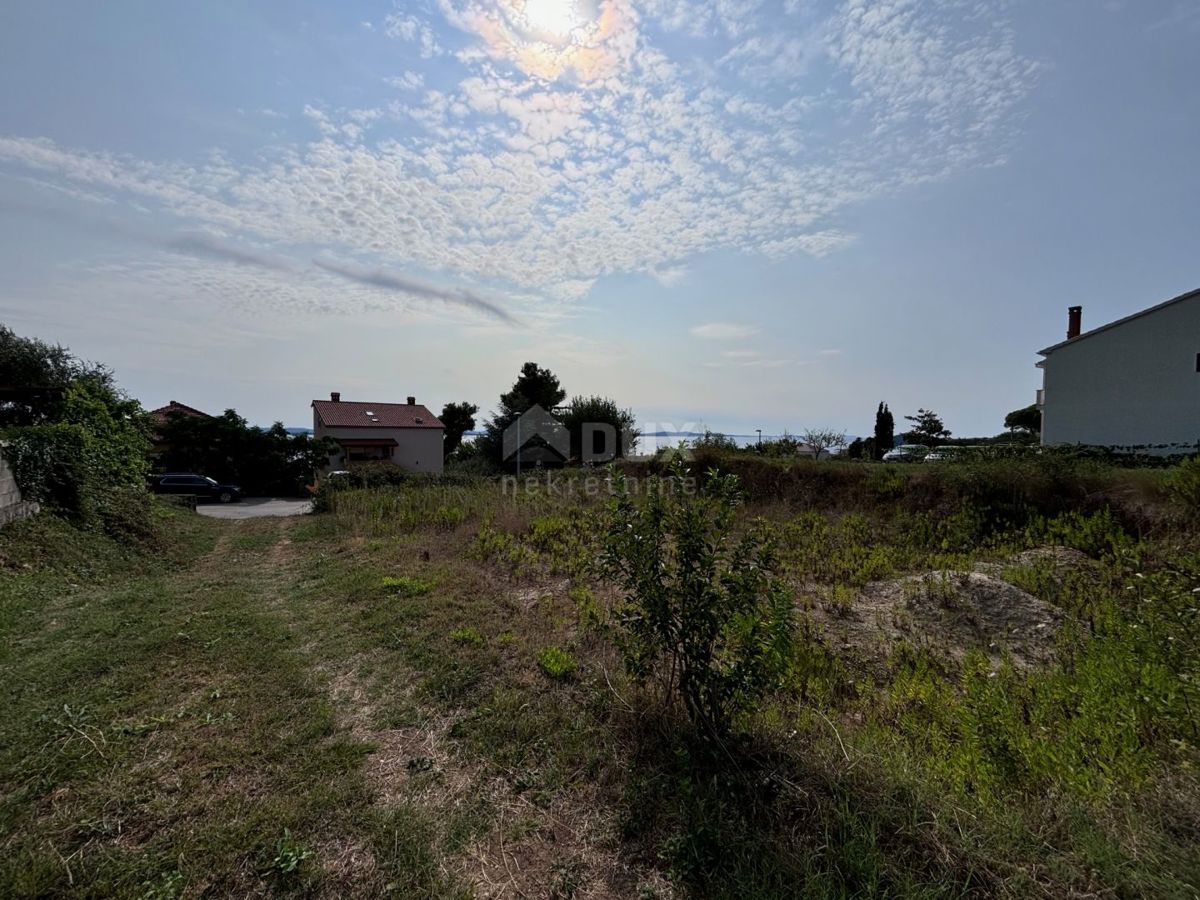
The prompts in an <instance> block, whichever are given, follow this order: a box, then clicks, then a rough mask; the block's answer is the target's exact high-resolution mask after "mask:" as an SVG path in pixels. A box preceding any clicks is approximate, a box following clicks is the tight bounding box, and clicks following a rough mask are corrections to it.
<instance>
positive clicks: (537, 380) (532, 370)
mask: <svg viewBox="0 0 1200 900" xmlns="http://www.w3.org/2000/svg"><path fill="white" fill-rule="evenodd" d="M566 396H567V392H566V391H564V390H563V389H562V386H561V385H560V384H559V382H558V376H557V375H555V374H554V373H553V372H551V371H550V370H549V369H543V368H540V367H539V366H538V364H537V363H534V362H527V363H525V365H523V366H521V374H520V375H518V376H517V380H516V382H515V383H514V384H513V386H512V390H509V391H506V392H505V393H503V394H501V395H500V405H499V408H498V409H497V410H496V411H495V412H494V413H492V417H491V418H490V419H488V420H487V422H485V423H484V426H483V428H484V431H483V434H482V435H481V436H480V438H479V440H478V444H479V447H480V449H481V450H482V451H483V453H484V455H485V456H486V457H487V458H488V459H490V460H492V462H495V463H502V462H504V430H505V429H506V428H508V426H509V425H511V424H512V423H513V422H515V421H516V420H517V419H518V418H519V417H520V416H521V414H522V413H524V412H526V411H527V410H529V409H530V408H531V407H533V406H540V407H541V408H542V409H544V410H546V412H547V413H551V412H553V411H554V409H555V407H557V406H558V405H559V404H560V403H562V402H563V398H565V397H566Z"/></svg>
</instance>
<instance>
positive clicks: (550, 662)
mask: <svg viewBox="0 0 1200 900" xmlns="http://www.w3.org/2000/svg"><path fill="white" fill-rule="evenodd" d="M538 667H539V668H541V670H542V671H543V672H545V673H546V674H547V675H549V676H550V677H551V678H555V679H562V678H568V677H570V676H571V675H573V674H574V673H575V670H576V669H578V668H579V664H578V663H576V662H575V657H573V656H572V655H571V654H570V653H568V652H567V651H566V650H563V649H562V648H561V647H547V648H546V649H545V650H543V651H542V652H541V653H539V654H538Z"/></svg>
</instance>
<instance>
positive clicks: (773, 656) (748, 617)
mask: <svg viewBox="0 0 1200 900" xmlns="http://www.w3.org/2000/svg"><path fill="white" fill-rule="evenodd" d="M656 487H657V489H651V490H650V491H649V496H648V497H647V498H646V499H645V500H643V501H641V502H638V501H635V500H634V498H632V497H631V496H630V495H629V494H628V492H627V491H626V490H625V489H624V488H625V485H624V480H623V479H621V478H619V479H618V491H619V493H618V497H617V499H616V500H615V501H614V502H613V506H612V509H611V521H610V525H609V530H608V536H607V549H606V554H605V562H606V567H607V569H608V571H609V572H610V574H611V575H612V577H613V578H614V580H615V581H616V582H617V583H618V584H620V585H621V586H622V587H623V588H624V589H625V591H626V597H625V603H624V605H623V607H622V608H621V609H620V610H619V612H618V615H617V624H618V632H617V640H618V644H619V646H620V649H621V650H622V653H623V655H624V660H625V665H626V668H627V669H628V671H629V672H630V674H631V675H632V676H633V677H634V678H635V679H638V680H645V679H647V678H650V677H652V676H653V677H654V678H656V679H657V680H658V682H659V684H660V685H661V686H662V687H663V689H664V691H665V693H666V694H667V696H668V697H669V698H671V699H672V700H674V699H678V700H679V701H682V703H683V706H684V709H685V710H686V712H687V715H688V717H689V719H690V720H691V721H692V723H693V725H694V726H696V727H697V728H698V729H699V731H700V732H701V733H702V734H703V735H705V736H709V737H717V736H719V735H721V734H722V733H724V732H726V731H728V730H729V728H730V726H731V725H732V724H733V722H734V720H735V719H736V718H737V717H738V716H739V715H741V714H743V713H746V712H750V711H752V710H754V709H755V708H756V706H757V704H758V702H759V700H760V699H761V698H762V696H763V695H764V694H765V693H766V692H768V691H770V690H772V689H774V688H775V687H777V686H778V685H779V684H780V683H781V681H782V679H783V678H784V676H785V675H786V673H787V670H788V666H789V660H790V659H791V656H792V635H793V617H794V612H793V607H792V598H791V595H790V594H789V592H788V591H787V590H786V589H785V587H784V585H783V583H782V581H781V580H779V579H778V577H777V576H776V569H777V560H776V556H775V552H774V548H773V547H772V546H771V545H770V544H769V543H768V541H767V538H766V532H765V529H764V528H762V527H761V525H756V526H754V527H751V528H750V529H749V530H748V531H746V532H745V533H744V534H742V535H741V536H740V537H739V536H737V535H736V534H735V531H734V516H735V511H736V508H737V506H738V505H739V502H740V495H739V493H738V483H737V478H736V477H733V476H727V475H718V474H716V473H710V475H709V477H708V479H707V482H706V484H705V486H704V489H703V492H702V493H701V494H695V493H694V492H692V490H691V482H690V481H688V480H687V473H686V470H685V469H684V468H683V466H682V464H681V463H679V462H678V461H677V462H676V465H675V467H674V470H673V476H672V477H671V478H668V479H665V480H663V481H661V482H660V483H659V484H658V485H657V486H656Z"/></svg>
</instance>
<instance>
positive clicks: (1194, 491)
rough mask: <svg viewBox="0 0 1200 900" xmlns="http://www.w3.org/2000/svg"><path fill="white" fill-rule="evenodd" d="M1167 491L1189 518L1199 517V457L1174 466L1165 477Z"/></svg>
mask: <svg viewBox="0 0 1200 900" xmlns="http://www.w3.org/2000/svg"><path fill="white" fill-rule="evenodd" d="M1167 489H1168V491H1169V492H1170V495H1171V499H1172V500H1174V501H1175V503H1176V504H1178V505H1179V507H1180V508H1181V509H1182V510H1183V511H1184V513H1185V514H1186V515H1187V516H1188V517H1189V518H1195V517H1197V516H1200V456H1193V457H1191V458H1190V459H1185V460H1183V462H1181V463H1180V464H1179V465H1178V466H1176V467H1175V468H1174V469H1173V470H1172V471H1171V473H1170V474H1169V475H1168V476H1167Z"/></svg>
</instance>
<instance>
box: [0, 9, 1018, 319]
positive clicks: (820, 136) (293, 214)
mask: <svg viewBox="0 0 1200 900" xmlns="http://www.w3.org/2000/svg"><path fill="white" fill-rule="evenodd" d="M585 6H587V7H589V8H590V9H592V10H593V11H594V13H595V14H594V16H593V17H592V18H590V19H587V20H582V19H581V20H578V21H575V20H568V21H566V22H565V23H564V22H563V21H562V20H561V19H559V18H556V19H554V20H553V21H551V22H550V23H549V25H548V24H547V22H546V21H542V22H532V21H530V20H529V16H528V15H527V14H526V13H527V11H528V7H527V6H526V5H525V4H521V3H517V2H516V0H498V2H497V3H488V4H484V3H481V2H477V0H440V2H439V4H438V5H437V6H436V9H438V10H439V11H440V12H441V14H442V15H443V17H444V21H441V22H439V21H436V20H434V19H432V18H429V17H428V16H422V15H421V14H420V13H419V12H411V13H410V12H405V13H404V14H396V15H393V16H392V17H390V18H389V19H388V20H387V21H386V22H383V23H379V24H380V27H379V28H378V29H376V30H374V31H370V32H368V31H365V30H363V31H362V32H361V33H363V34H365V35H373V36H374V37H373V38H372V39H377V40H392V41H395V42H396V45H397V47H399V48H404V49H406V50H407V51H408V52H409V58H408V59H407V60H406V65H408V66H414V65H415V66H419V65H421V63H420V60H419V59H415V58H413V57H420V58H422V59H428V58H431V57H435V56H436V57H437V66H436V67H434V68H431V69H430V70H429V73H427V74H428V76H429V78H430V79H431V81H432V80H433V73H434V72H435V69H436V74H437V85H438V86H437V87H436V88H434V87H426V86H424V85H423V81H422V79H423V76H422V73H420V72H406V74H405V76H403V79H404V86H405V87H406V88H407V90H408V93H406V95H405V96H403V97H401V98H400V99H395V98H394V97H393V98H389V99H388V100H386V101H381V105H379V106H378V107H376V108H368V109H347V110H339V109H326V108H319V105H317V104H308V105H307V106H306V114H308V120H309V121H310V122H311V123H312V128H313V131H314V133H313V135H312V137H311V139H309V140H307V141H299V142H296V143H293V144H291V145H287V146H283V147H276V148H262V150H261V152H260V154H258V155H256V156H254V157H250V158H248V159H246V160H243V161H237V160H230V159H227V158H223V159H221V160H220V161H219V162H211V161H201V162H185V161H167V162H162V161H153V160H147V159H138V158H135V157H130V156H120V155H115V154H111V153H106V152H104V151H103V150H79V149H70V148H65V147H61V146H59V145H57V144H55V143H53V142H51V141H49V140H46V139H44V138H38V137H31V136H10V137H0V165H7V166H10V167H15V168H19V169H22V170H24V171H32V172H36V173H40V174H41V175H43V176H46V175H49V176H52V177H54V178H57V179H61V180H62V181H64V182H68V183H70V184H72V185H76V186H82V187H86V188H87V189H89V190H91V191H94V192H97V193H100V194H103V195H105V196H107V197H109V198H112V199H117V200H120V201H129V202H133V203H137V204H141V205H145V206H150V207H151V208H153V209H154V210H156V211H157V212H159V213H164V212H165V213H168V214H173V215H175V216H177V217H178V219H179V228H180V229H186V230H187V231H188V234H191V235H193V237H190V238H180V240H182V241H184V243H183V244H181V245H179V247H177V249H182V250H185V251H186V252H190V253H195V254H200V255H209V256H219V257H221V258H223V259H228V260H231V261H233V262H238V263H242V264H244V265H256V266H259V267H266V268H272V267H275V266H274V264H273V262H272V260H270V259H268V258H266V257H264V258H262V259H256V257H257V256H258V251H250V250H243V249H239V248H237V247H234V246H226V245H224V244H222V243H221V239H217V238H210V237H209V236H208V231H221V232H226V233H236V234H239V235H242V236H245V237H246V238H247V239H248V240H250V241H253V242H256V243H260V244H265V245H281V246H307V245H312V246H315V247H317V248H320V249H321V250H322V251H324V252H325V253H329V254H334V255H357V254H360V253H363V252H369V253H370V254H371V256H372V257H373V258H377V259H379V261H380V266H379V268H370V267H364V266H360V265H358V264H347V263H341V262H331V261H330V259H329V258H327V257H325V256H321V257H320V258H319V259H320V261H319V265H320V266H321V267H322V268H323V269H324V270H326V271H328V272H330V273H333V274H337V275H339V276H341V277H343V278H348V279H352V280H354V281H356V282H358V283H361V284H370V285H373V286H375V287H377V288H379V289H382V290H389V291H396V292H402V293H405V294H407V295H409V296H412V297H418V298H422V299H425V300H433V301H440V302H448V303H456V304H458V305H460V306H463V307H464V308H470V309H473V310H475V311H476V312H478V313H479V314H482V315H487V316H492V317H498V318H501V319H505V320H508V319H507V313H505V312H504V311H503V310H502V309H501V308H500V307H499V306H497V305H496V304H494V303H492V302H490V301H488V300H486V299H484V298H483V297H481V296H479V295H477V294H476V293H474V292H473V291H471V290H459V289H456V288H450V287H446V288H443V287H438V286H434V285H427V284H423V283H421V282H416V281H413V280H411V279H409V278H408V277H407V276H402V275H396V274H394V272H393V268H394V267H404V268H406V269H419V270H423V271H437V272H448V273H455V274H457V275H459V276H461V277H463V278H464V279H470V280H471V281H472V282H474V283H479V282H485V283H489V284H494V285H496V286H497V287H498V288H499V289H502V290H505V291H508V290H510V289H514V288H515V289H519V290H520V291H523V292H528V293H533V294H535V295H537V296H541V297H544V298H558V299H576V298H578V297H580V296H582V294H584V293H586V291H587V289H588V288H589V286H590V285H591V284H593V283H594V282H595V281H596V280H597V279H599V278H602V277H604V276H605V275H610V274H618V273H644V274H647V275H651V276H657V277H659V278H660V280H666V281H667V282H668V283H669V282H670V281H672V280H673V279H674V278H675V277H676V276H675V273H681V272H683V271H685V267H686V264H687V261H688V260H689V259H692V258H694V257H696V256H697V255H699V254H703V253H708V252H713V251H718V250H733V251H737V252H741V253H746V254H758V255H765V256H768V257H780V256H787V255H791V254H796V253H808V254H811V255H816V256H820V255H823V254H826V253H833V252H837V250H838V249H839V248H840V247H842V246H844V245H845V244H846V243H848V242H849V241H851V240H853V239H854V236H853V235H851V234H848V233H846V232H845V231H844V229H843V227H842V223H841V219H842V214H843V213H844V211H845V210H846V209H847V208H848V207H849V206H851V205H853V204H857V203H861V202H862V201H864V200H866V199H869V198H871V197H873V196H878V195H880V194H884V193H889V192H895V191H899V190H905V189H910V188H911V187H912V186H913V185H917V184H920V183H923V182H926V181H928V180H930V179H936V178H944V177H948V176H950V175H953V174H954V173H955V172H958V171H962V170H964V169H968V168H971V167H974V166H982V165H992V164H996V163H998V162H1002V161H1003V159H1004V156H1005V152H1006V148H1007V145H1008V143H1009V142H1010V141H1011V140H1012V138H1013V135H1014V126H1013V124H1012V121H1013V120H1015V119H1016V117H1015V116H1013V115H1012V112H1013V110H1014V108H1015V107H1017V106H1018V104H1020V102H1021V101H1022V99H1023V98H1024V97H1025V96H1026V95H1027V93H1028V92H1029V90H1030V89H1031V86H1032V84H1033V82H1034V80H1035V78H1036V74H1037V66H1036V64H1034V63H1032V62H1030V61H1029V60H1026V59H1024V58H1023V57H1022V56H1021V55H1020V54H1019V53H1018V52H1017V51H1016V49H1015V38H1014V35H1013V33H1012V31H1011V28H1010V27H1009V26H1008V25H1007V24H1006V22H1005V21H1004V19H1003V10H1002V8H1001V9H1000V10H999V11H996V10H993V9H991V7H990V5H989V4H982V3H981V2H972V0H964V2H948V3H920V4H918V3H912V2H902V0H875V2H872V0H844V2H837V3H834V4H832V5H820V4H810V3H787V4H784V7H785V9H786V10H787V11H788V12H786V13H785V12H780V11H779V10H778V9H773V10H772V11H770V13H768V5H766V4H760V3H756V2H750V0H737V2H735V0H711V2H701V3H696V4H684V3H682V2H680V0H647V2H646V3H645V4H638V5H637V7H636V8H635V6H634V4H632V3H630V2H628V0H597V2H596V3H594V4H579V9H583V8H584V7H585ZM985 13H986V14H985ZM780 16H790V18H786V19H785V20H784V21H780V19H779V17H780ZM548 27H549V32H548V31H547V28H548ZM556 29H560V30H561V29H565V32H563V33H556ZM781 30H785V31H786V32H787V33H788V34H802V35H804V36H805V39H804V43H803V46H802V47H797V48H793V49H794V55H796V58H797V59H802V60H803V65H802V66H796V67H795V71H794V72H793V71H792V67H791V66H785V67H783V68H782V69H780V68H778V67H772V66H770V63H771V61H772V59H774V58H775V57H776V56H778V54H779V53H780V52H781V50H780V47H779V46H778V41H777V40H775V39H773V38H772V35H774V34H777V33H779V32H780V31H781ZM665 32H672V34H671V35H670V39H669V40H663V37H662V36H663V34H664V33H665ZM384 34H386V35H390V36H391V37H389V38H385V37H383V36H382V35H384ZM463 42H465V46H463V47H461V48H460V49H458V50H457V51H455V52H453V53H450V52H446V51H445V49H444V48H446V47H449V46H452V45H454V44H462V43H463ZM697 59H706V61H705V62H704V64H702V65H697V64H696V62H695V61H696V60H697ZM410 76H411V77H410ZM763 78H769V79H770V83H771V85H772V89H770V90H763V89H762V87H761V82H762V79H763ZM830 123H834V124H830ZM196 234H199V235H202V236H201V237H196V236H194V235H196ZM189 241H190V244H189ZM274 262H275V263H278V260H275V261H274ZM714 324H719V323H714ZM704 327H708V326H704ZM700 336H706V335H700ZM711 336H719V335H711ZM733 336H737V335H733Z"/></svg>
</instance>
